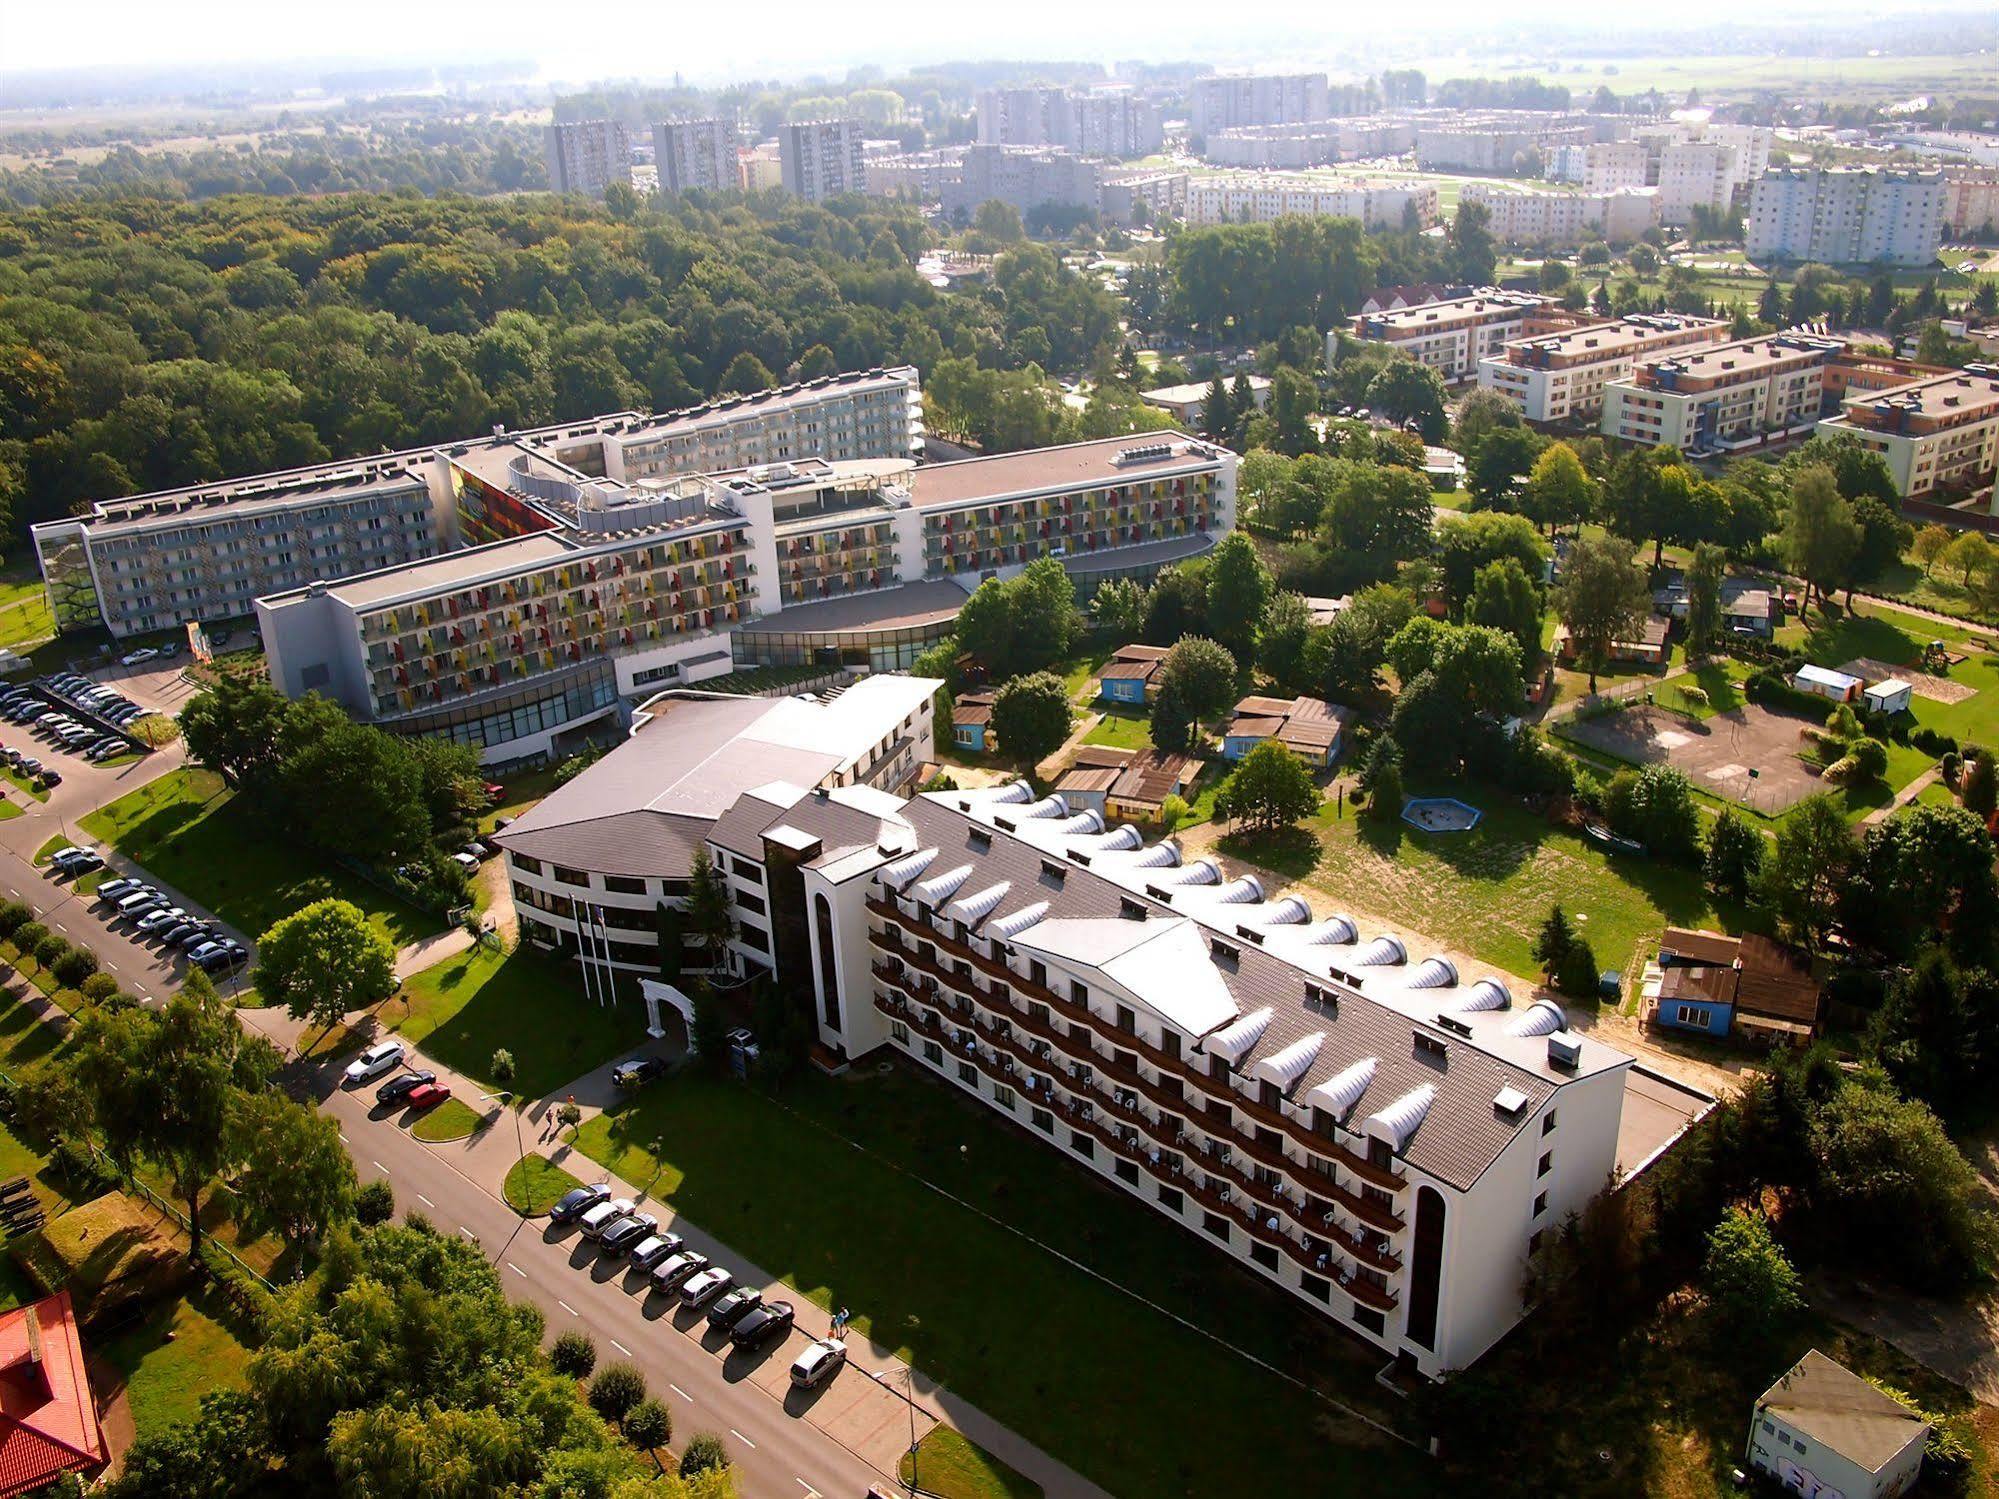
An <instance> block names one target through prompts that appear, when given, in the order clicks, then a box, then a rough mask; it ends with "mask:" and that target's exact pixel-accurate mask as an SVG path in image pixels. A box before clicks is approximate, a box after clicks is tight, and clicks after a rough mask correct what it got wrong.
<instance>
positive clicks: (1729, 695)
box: [1653, 657, 1749, 718]
mask: <svg viewBox="0 0 1999 1499" xmlns="http://www.w3.org/2000/svg"><path fill="white" fill-rule="evenodd" d="M1748 679H1749V668H1748V667H1747V666H1745V665H1744V664H1743V663H1742V662H1740V661H1735V660H1731V659H1729V658H1727V657H1720V658H1717V659H1714V660H1709V661H1703V662H1702V663H1701V664H1700V665H1699V666H1696V667H1694V668H1693V669H1692V670H1691V671H1689V672H1688V673H1687V674H1686V675H1685V676H1683V677H1675V678H1673V680H1672V681H1670V682H1665V683H1662V684H1661V685H1660V687H1659V690H1658V691H1657V692H1656V693H1654V694H1653V698H1654V701H1656V702H1657V703H1658V704H1659V706H1660V707H1662V708H1672V709H1675V710H1676V711H1678V712H1681V713H1685V714H1687V715H1688V716H1689V717H1692V718H1712V717H1713V716H1714V715H1715V714H1717V713H1732V712H1733V711H1734V710H1735V709H1737V708H1740V707H1741V706H1742V704H1743V702H1744V698H1743V696H1742V684H1743V683H1744V682H1746V681H1747V680H1748ZM1688 687H1695V688H1698V689H1699V690H1700V691H1702V692H1704V693H1706V694H1707V701H1706V702H1705V703H1702V702H1697V701H1693V700H1691V699H1689V698H1688V697H1687V695H1686V689H1687V688H1688Z"/></svg>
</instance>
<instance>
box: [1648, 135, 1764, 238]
mask: <svg viewBox="0 0 1999 1499" xmlns="http://www.w3.org/2000/svg"><path fill="white" fill-rule="evenodd" d="M1745 180H1747V174H1746V173H1745V172H1744V171H1743V169H1742V153H1741V151H1740V150H1738V149H1737V148H1736V147H1734V146H1731V145H1728V144H1726V143H1724V142H1722V141H1674V142H1671V143H1669V144H1667V145H1666V146H1664V147H1663V148H1661V150H1660V152H1659V177H1658V187H1659V222H1660V223H1662V224H1671V225H1675V226H1677V225H1681V224H1687V223H1691V222H1692V221H1693V216H1694V210H1695V209H1696V208H1702V209H1706V210H1707V211H1709V212H1711V213H1727V212H1728V210H1729V208H1730V206H1731V205H1732V204H1733V202H1734V198H1735V189H1736V187H1737V186H1738V185H1740V184H1741V183H1742V182H1744V181H1745Z"/></svg>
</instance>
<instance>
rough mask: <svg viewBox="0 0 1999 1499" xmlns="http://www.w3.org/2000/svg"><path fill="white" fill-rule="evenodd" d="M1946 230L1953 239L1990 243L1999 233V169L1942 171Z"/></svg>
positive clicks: (1947, 169) (1981, 168)
mask: <svg viewBox="0 0 1999 1499" xmlns="http://www.w3.org/2000/svg"><path fill="white" fill-rule="evenodd" d="M1943 184H1944V205H1943V221H1944V228H1945V229H1946V230H1947V231H1948V232H1949V234H1950V235H1951V237H1952V238H1953V239H1971V238H1974V237H1976V238H1985V239H1989V238H1991V237H1992V235H1993V234H1994V233H1995V232H1999V169H1995V168H1993V167H1945V168H1944V169H1943Z"/></svg>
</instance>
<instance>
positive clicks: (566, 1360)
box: [548, 1327, 597, 1379]
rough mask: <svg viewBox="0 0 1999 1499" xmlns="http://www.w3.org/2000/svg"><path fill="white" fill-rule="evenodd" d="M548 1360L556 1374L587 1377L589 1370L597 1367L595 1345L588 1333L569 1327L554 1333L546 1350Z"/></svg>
mask: <svg viewBox="0 0 1999 1499" xmlns="http://www.w3.org/2000/svg"><path fill="white" fill-rule="evenodd" d="M548 1362H549V1364H550V1365H551V1366H552V1367H553V1368H554V1370H555V1372H556V1373H557V1374H567V1375H568V1376H569V1377H570V1378H571V1379H588V1378H589V1377H590V1371H591V1370H592V1369H594V1368H596V1367H597V1345H596V1344H595V1343H593V1342H591V1341H590V1335H589V1334H588V1333H586V1332H579V1331H578V1330H577V1329H576V1328H573V1327H572V1328H569V1329H568V1330H567V1331H565V1332H562V1333H559V1334H557V1335H556V1339H555V1342H554V1343H553V1344H552V1345H551V1346H550V1348H549V1350H548Z"/></svg>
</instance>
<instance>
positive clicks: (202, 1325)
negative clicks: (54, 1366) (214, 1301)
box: [94, 1298, 250, 1437]
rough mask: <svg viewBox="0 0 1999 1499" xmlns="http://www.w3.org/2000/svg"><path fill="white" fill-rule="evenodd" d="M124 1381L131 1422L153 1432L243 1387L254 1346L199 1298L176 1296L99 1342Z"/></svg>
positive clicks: (147, 1432) (97, 1348) (188, 1418)
mask: <svg viewBox="0 0 1999 1499" xmlns="http://www.w3.org/2000/svg"><path fill="white" fill-rule="evenodd" d="M94 1351H95V1352H96V1354H97V1355H98V1357H99V1358H101V1359H102V1360H103V1361H104V1362H105V1363H106V1364H108V1365H109V1366H110V1367H111V1368H113V1369H115V1370H117V1371H118V1373H119V1375H120V1376H121V1377H122V1378H123V1379H124V1381H125V1398H126V1399H127V1400H128V1401H129V1402H130V1403H131V1407H132V1424H133V1426H135V1427H136V1428H137V1429H138V1433H139V1435H140V1436H142V1437H144V1436H150V1435H153V1434H154V1433H157V1432H161V1431H164V1430H166V1429H167V1428H168V1427H169V1426H173V1425H176V1424H178V1423H179V1422H182V1421H191V1420H193V1419H194V1418H195V1416H197V1415H198V1414H200V1407H201V1397H202V1396H203V1395H206V1394H210V1393H211V1392H215V1391H221V1390H233V1389H238V1388H240V1387H241V1386H242V1384H243V1371H244V1369H245V1367H246V1366H247V1365H248V1364H249V1362H250V1350H249V1349H247V1348H245V1347H244V1346H243V1345H242V1344H241V1343H240V1342H238V1341H237V1340H236V1338H235V1336H234V1335H233V1334H232V1333H231V1332H230V1331H229V1329H228V1328H227V1327H226V1326H224V1325H223V1324H222V1323H221V1322H219V1321H217V1320H216V1319H215V1318H214V1317H211V1316H209V1315H208V1314H207V1312H205V1311H203V1310H201V1308H200V1305H199V1304H198V1302H196V1301H190V1300H184V1299H181V1298H175V1299H173V1300H171V1301H164V1302H161V1303H159V1304H157V1305H155V1306H153V1307H150V1308H148V1309H147V1311H146V1314H145V1315H144V1316H143V1317H141V1318H140V1319H139V1320H138V1321H137V1322H135V1323H133V1324H131V1325H130V1326H128V1327H125V1328H123V1329H121V1330H120V1331H118V1332H116V1333H114V1334H112V1335H111V1336H110V1337H109V1338H107V1339H105V1340H103V1341H102V1342H100V1343H97V1344H95V1345H94Z"/></svg>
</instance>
